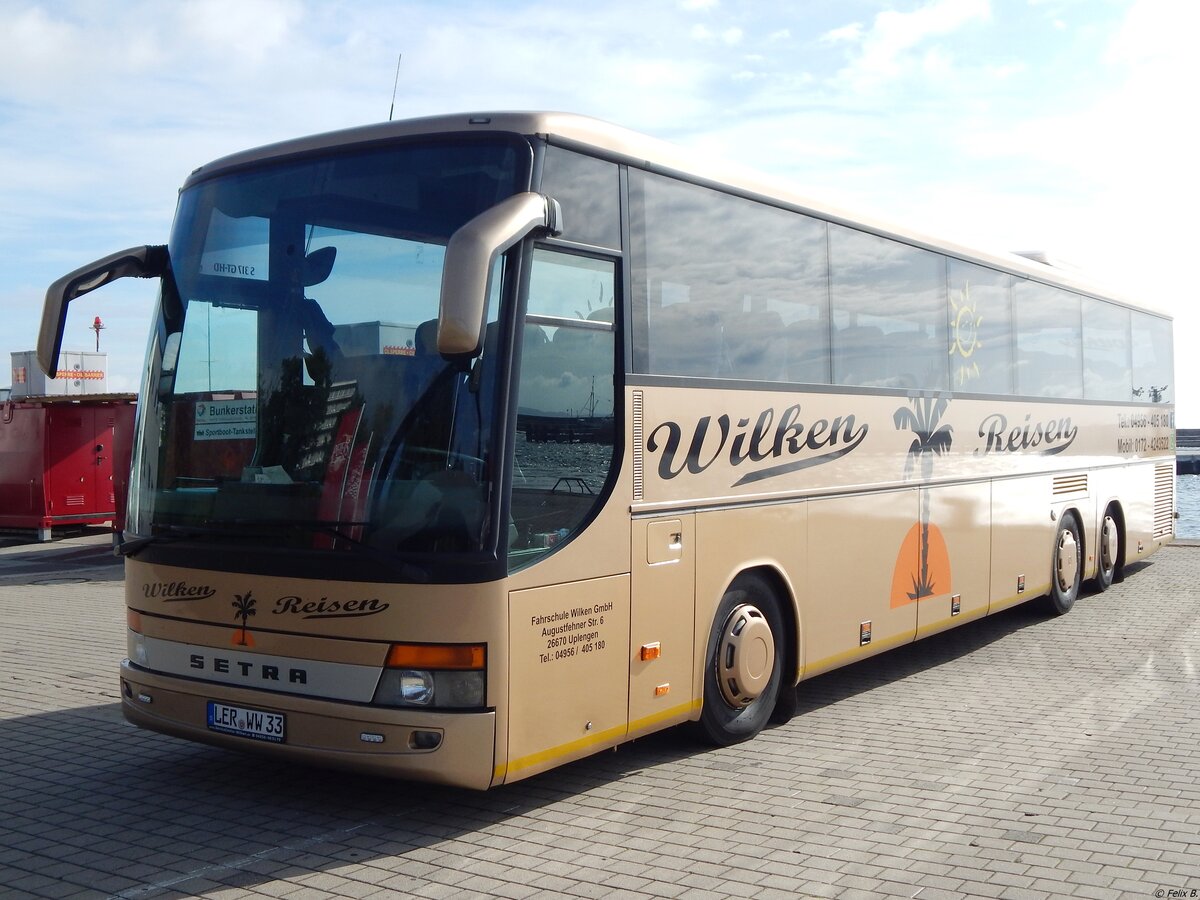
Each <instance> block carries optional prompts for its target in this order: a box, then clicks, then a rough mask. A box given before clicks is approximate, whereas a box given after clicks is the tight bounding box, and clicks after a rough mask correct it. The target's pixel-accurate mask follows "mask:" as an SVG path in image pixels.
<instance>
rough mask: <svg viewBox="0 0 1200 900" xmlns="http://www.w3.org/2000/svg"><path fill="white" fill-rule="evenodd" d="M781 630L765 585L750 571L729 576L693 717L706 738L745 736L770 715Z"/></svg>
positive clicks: (727, 740) (778, 676) (731, 740)
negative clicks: (701, 698) (697, 716)
mask: <svg viewBox="0 0 1200 900" xmlns="http://www.w3.org/2000/svg"><path fill="white" fill-rule="evenodd" d="M784 633H785V632H784V625H783V614H782V613H781V612H780V608H779V601H778V599H777V598H776V595H775V591H774V589H773V588H772V586H771V584H770V583H769V582H768V581H767V580H766V579H765V578H763V577H762V576H761V575H758V574H756V573H744V574H742V575H739V576H738V577H737V578H736V579H734V582H733V584H731V585H730V586H729V589H728V590H726V591H725V596H724V597H722V598H721V603H720V605H719V606H718V607H717V614H716V617H715V618H714V619H713V627H712V633H711V634H710V635H709V638H708V655H707V657H706V662H705V668H704V706H703V708H702V709H701V711H700V722H699V726H700V732H701V734H702V735H703V737H705V738H706V739H707V740H708V741H710V742H711V743H713V744H716V745H717V746H720V747H725V746H728V745H730V744H736V743H738V742H740V741H745V740H749V739H750V738H752V737H754V736H755V735H756V734H758V733H759V732H760V731H762V729H763V727H764V726H765V725H766V724H767V722H768V720H770V718H771V714H772V712H773V710H774V709H775V705H776V701H777V699H778V697H779V690H780V684H781V683H782V681H783V661H784V658H785V656H786V654H785V652H784V650H785V647H784V645H783V640H784V637H783V635H784Z"/></svg>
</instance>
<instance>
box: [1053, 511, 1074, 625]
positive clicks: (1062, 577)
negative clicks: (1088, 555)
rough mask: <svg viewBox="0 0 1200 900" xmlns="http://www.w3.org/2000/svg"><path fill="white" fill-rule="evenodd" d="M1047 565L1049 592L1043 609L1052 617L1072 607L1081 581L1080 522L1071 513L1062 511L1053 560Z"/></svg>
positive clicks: (1068, 610)
mask: <svg viewBox="0 0 1200 900" xmlns="http://www.w3.org/2000/svg"><path fill="white" fill-rule="evenodd" d="M1050 565H1051V571H1050V593H1049V595H1047V597H1046V608H1047V609H1048V610H1049V612H1051V613H1052V614H1054V615H1056V616H1061V615H1064V614H1066V613H1068V612H1070V611H1071V607H1072V606H1074V605H1075V598H1076V597H1078V596H1079V585H1080V582H1081V581H1082V579H1083V539H1082V537H1081V536H1080V530H1079V520H1078V519H1076V518H1075V514H1074V513H1070V512H1065V513H1063V515H1062V519H1060V520H1059V523H1058V533H1057V535H1056V536H1055V538H1054V557H1053V559H1052V560H1051V563H1050Z"/></svg>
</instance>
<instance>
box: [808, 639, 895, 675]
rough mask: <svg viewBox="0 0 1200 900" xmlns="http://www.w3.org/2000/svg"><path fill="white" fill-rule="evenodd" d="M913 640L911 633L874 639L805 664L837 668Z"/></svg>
mask: <svg viewBox="0 0 1200 900" xmlns="http://www.w3.org/2000/svg"><path fill="white" fill-rule="evenodd" d="M912 641H913V639H912V636H911V635H904V636H902V637H894V638H887V639H885V640H880V641H872V642H871V643H870V644H867V645H866V646H865V647H855V648H853V649H851V650H845V651H843V652H842V653H835V654H833V656H827V657H825V658H824V659H818V660H816V661H814V662H811V663H809V664H808V665H807V666H805V669H806V670H807V669H820V668H823V667H825V666H829V667H831V668H836V667H837V666H840V665H843V664H845V663H848V662H852V661H853V660H855V659H858V658H860V657H864V656H868V655H869V654H871V653H877V652H879V651H880V650H891V649H892V648H893V647H899V646H900V645H901V644H911V643H912Z"/></svg>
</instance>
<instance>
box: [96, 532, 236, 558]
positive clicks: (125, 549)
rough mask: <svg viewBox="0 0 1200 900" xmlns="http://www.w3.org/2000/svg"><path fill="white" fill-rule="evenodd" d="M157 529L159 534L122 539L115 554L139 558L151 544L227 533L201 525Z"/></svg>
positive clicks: (114, 549) (114, 551)
mask: <svg viewBox="0 0 1200 900" xmlns="http://www.w3.org/2000/svg"><path fill="white" fill-rule="evenodd" d="M157 529H158V533H157V534H150V535H146V536H145V537H135V538H131V539H130V540H125V539H124V538H122V539H121V542H120V543H119V544H117V546H116V547H114V548H113V553H114V554H116V555H117V556H137V555H138V554H139V553H141V552H142V551H143V550H145V549H146V548H147V547H149V546H150V545H151V544H170V543H174V542H175V541H184V540H187V539H188V538H194V537H201V536H209V535H214V534H226V533H227V532H225V531H223V530H222V529H220V528H203V527H201V526H199V525H159V526H157Z"/></svg>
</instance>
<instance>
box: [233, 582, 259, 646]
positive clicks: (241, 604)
mask: <svg viewBox="0 0 1200 900" xmlns="http://www.w3.org/2000/svg"><path fill="white" fill-rule="evenodd" d="M233 596H234V601H233V610H234V618H235V619H241V620H242V630H241V634H240V635H239V636H238V639H237V643H238V645H240V646H242V647H245V646H247V645H248V644H249V641H248V639H247V637H246V620H247V619H248V618H250V617H251V616H252V615H254V607H255V606H256V605H257V604H258V601H257V600H256V599H254V592H253V591H246V593H244V594H234V595H233Z"/></svg>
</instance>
